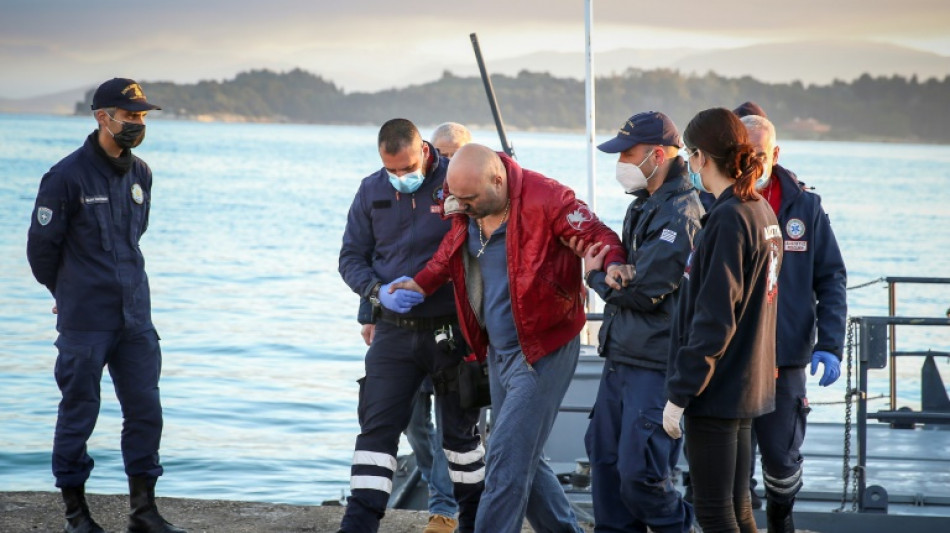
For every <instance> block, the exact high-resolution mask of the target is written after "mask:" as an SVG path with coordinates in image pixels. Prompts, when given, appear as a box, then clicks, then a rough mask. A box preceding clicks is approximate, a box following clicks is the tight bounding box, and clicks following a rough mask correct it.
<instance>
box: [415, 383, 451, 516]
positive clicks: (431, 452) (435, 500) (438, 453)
mask: <svg viewBox="0 0 950 533" xmlns="http://www.w3.org/2000/svg"><path fill="white" fill-rule="evenodd" d="M427 388H428V389H429V390H426V389H427ZM435 414H436V419H437V420H440V422H439V423H438V424H437V425H436V426H433V424H432V390H431V385H430V386H429V387H426V386H425V385H423V386H422V388H421V389H420V390H419V393H418V394H416V399H415V401H414V402H413V405H412V418H411V419H409V427H407V428H406V438H407V440H408V441H409V446H411V447H412V453H413V455H415V457H416V466H418V467H419V471H420V472H421V473H422V479H424V480H425V481H426V483H428V484H429V514H433V515H442V516H447V517H449V518H455V513H457V512H458V504H457V503H455V496H454V495H453V494H452V492H453V487H452V479H451V478H449V463H448V461H446V459H445V452H443V451H442V422H441V418H442V409H441V408H440V407H439V406H438V404H437V405H436V406H435Z"/></svg>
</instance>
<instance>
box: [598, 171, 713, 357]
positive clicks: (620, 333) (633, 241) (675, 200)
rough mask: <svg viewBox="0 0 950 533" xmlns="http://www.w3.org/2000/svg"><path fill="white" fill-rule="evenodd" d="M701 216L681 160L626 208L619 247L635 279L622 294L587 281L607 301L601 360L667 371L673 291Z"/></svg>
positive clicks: (600, 282)
mask: <svg viewBox="0 0 950 533" xmlns="http://www.w3.org/2000/svg"><path fill="white" fill-rule="evenodd" d="M645 193H646V191H643V192H642V193H641V194H644V195H645ZM703 213H704V210H703V207H702V205H700V203H699V197H698V196H697V194H696V190H695V189H694V188H693V186H692V185H691V184H690V182H689V179H688V178H687V177H686V165H685V164H684V163H683V160H682V159H681V158H676V160H675V161H674V162H673V164H671V165H670V172H669V174H668V175H667V178H666V181H665V182H664V183H663V185H661V186H660V187H659V188H658V189H657V190H656V191H654V193H653V194H652V195H649V196H643V197H640V198H637V199H636V200H634V201H633V202H631V203H630V206H629V207H628V208H627V214H626V216H625V217H624V221H623V245H624V248H626V250H627V263H628V264H631V265H634V266H635V267H636V276H635V277H634V278H633V280H632V281H631V282H630V284H629V285H627V286H626V287H623V288H622V289H621V290H614V289H611V288H610V287H609V286H608V285H607V283H606V274H605V273H604V272H596V273H594V274H591V276H590V278H589V280H588V282H589V283H590V285H591V288H593V289H594V290H595V291H596V292H597V294H599V295H600V297H601V298H602V299H603V300H604V302H606V305H605V306H604V323H603V324H602V325H601V328H600V342H599V348H598V350H599V351H600V352H601V355H605V356H606V357H607V359H609V360H611V361H615V362H619V363H623V364H628V365H633V366H639V367H643V368H649V369H653V370H659V371H662V372H664V373H665V372H666V366H667V360H668V359H669V346H670V321H671V318H672V315H673V312H674V311H675V310H676V297H677V294H678V292H677V288H678V287H679V284H680V280H682V279H683V270H684V269H685V267H686V258H687V257H688V256H689V253H690V251H692V249H693V241H694V238H695V236H696V233H697V232H698V231H699V227H700V224H699V220H700V218H701V217H702V216H703Z"/></svg>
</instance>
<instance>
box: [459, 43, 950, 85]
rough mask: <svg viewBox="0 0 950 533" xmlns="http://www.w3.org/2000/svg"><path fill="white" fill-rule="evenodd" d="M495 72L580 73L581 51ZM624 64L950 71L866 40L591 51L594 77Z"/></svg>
mask: <svg viewBox="0 0 950 533" xmlns="http://www.w3.org/2000/svg"><path fill="white" fill-rule="evenodd" d="M486 61H487V62H488V67H489V70H490V71H491V72H492V73H495V74H508V75H509V76H514V75H516V74H517V73H518V72H520V71H521V70H529V71H532V72H548V73H550V74H552V75H554V76H558V77H570V78H577V79H583V78H584V54H583V53H581V52H570V53H563V52H537V53H533V54H527V55H521V56H517V57H510V58H505V59H499V60H491V59H486ZM629 68H634V69H641V70H653V69H661V68H662V69H672V70H678V71H680V72H682V73H684V74H698V75H702V74H705V73H707V72H715V73H716V74H719V75H721V76H725V77H729V78H741V77H743V76H751V77H752V78H755V79H757V80H759V81H763V82H767V83H792V82H795V81H799V82H801V83H803V84H805V85H813V84H817V85H827V84H830V83H832V82H834V81H835V80H840V81H853V80H855V79H857V78H859V77H860V76H861V75H863V74H869V75H871V76H875V77H876V76H892V75H899V76H904V77H907V78H909V77H912V76H914V75H916V76H917V78H918V79H920V80H921V81H923V80H927V79H929V78H937V79H943V78H944V77H946V76H948V75H950V56H943V55H940V54H935V53H933V52H926V51H922V50H916V49H913V48H908V47H906V46H900V45H896V44H890V43H879V42H869V41H845V40H821V41H795V42H780V43H770V44H761V45H755V46H743V47H738V48H728V49H713V50H697V49H692V48H670V49H634V48H627V49H619V50H610V51H606V52H599V53H595V54H594V70H595V72H596V73H597V75H598V76H610V75H612V74H622V73H623V72H624V71H626V70H627V69H629ZM450 70H452V72H455V73H458V74H462V75H477V74H478V70H477V69H476V68H475V67H474V66H470V65H468V64H464V65H463V64H459V65H456V66H453V67H452V68H451V69H450Z"/></svg>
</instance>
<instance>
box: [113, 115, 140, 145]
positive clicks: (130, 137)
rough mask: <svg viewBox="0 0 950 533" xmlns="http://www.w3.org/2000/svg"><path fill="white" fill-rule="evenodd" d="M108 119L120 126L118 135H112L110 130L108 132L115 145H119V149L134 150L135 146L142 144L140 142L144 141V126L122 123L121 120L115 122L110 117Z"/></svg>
mask: <svg viewBox="0 0 950 533" xmlns="http://www.w3.org/2000/svg"><path fill="white" fill-rule="evenodd" d="M109 118H110V119H111V120H112V121H113V122H118V123H119V124H122V129H121V130H119V133H112V130H109V133H110V134H111V135H112V138H113V139H115V143H116V144H117V145H119V148H122V149H128V148H135V147H136V146H138V145H140V144H142V141H143V140H144V139H145V124H135V123H133V122H122V121H121V120H116V119H114V118H112V117H111V116H110V117H109ZM107 129H108V128H107Z"/></svg>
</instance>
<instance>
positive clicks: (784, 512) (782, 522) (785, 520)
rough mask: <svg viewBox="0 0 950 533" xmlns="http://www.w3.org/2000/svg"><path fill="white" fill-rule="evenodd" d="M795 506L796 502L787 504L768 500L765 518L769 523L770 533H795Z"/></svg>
mask: <svg viewBox="0 0 950 533" xmlns="http://www.w3.org/2000/svg"><path fill="white" fill-rule="evenodd" d="M794 505H795V500H792V501H790V502H788V503H787V504H785V503H776V502H775V501H774V500H772V499H771V498H766V504H765V518H766V523H768V533H795V522H794V521H793V520H792V507H793V506H794Z"/></svg>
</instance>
